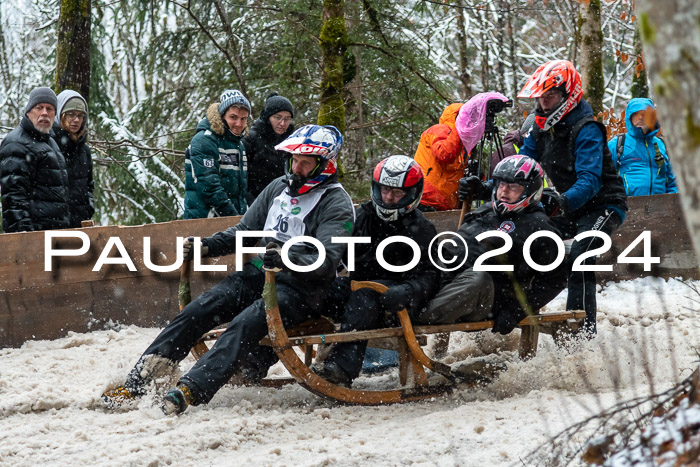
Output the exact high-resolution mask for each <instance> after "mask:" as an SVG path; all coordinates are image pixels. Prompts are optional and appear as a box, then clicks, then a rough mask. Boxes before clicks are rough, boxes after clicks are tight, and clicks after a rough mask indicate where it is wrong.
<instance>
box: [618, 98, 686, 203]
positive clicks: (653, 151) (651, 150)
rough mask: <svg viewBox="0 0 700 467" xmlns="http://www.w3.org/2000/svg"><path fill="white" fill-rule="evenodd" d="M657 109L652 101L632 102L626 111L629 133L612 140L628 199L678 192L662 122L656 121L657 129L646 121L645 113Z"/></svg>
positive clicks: (633, 100)
mask: <svg viewBox="0 0 700 467" xmlns="http://www.w3.org/2000/svg"><path fill="white" fill-rule="evenodd" d="M653 109H654V103H653V102H652V100H651V99H646V98H634V99H632V100H630V101H629V103H628V104H627V110H625V125H626V126H627V133H625V134H623V135H618V136H615V137H613V138H612V139H611V140H610V141H608V148H609V149H610V153H611V154H612V156H613V164H614V165H615V168H616V169H617V171H618V173H619V174H620V176H621V177H622V181H623V182H624V184H625V190H626V191H627V195H628V196H644V195H658V194H663V193H678V185H677V184H676V176H675V175H674V173H673V169H672V168H671V159H669V157H668V153H667V152H666V144H665V143H664V141H663V140H662V139H661V138H659V137H658V136H657V135H658V133H659V123H658V121H656V122H655V125H654V127H653V128H649V127H648V126H647V123H646V121H645V118H644V117H645V113H646V112H648V111H652V110H653ZM653 120H656V119H653Z"/></svg>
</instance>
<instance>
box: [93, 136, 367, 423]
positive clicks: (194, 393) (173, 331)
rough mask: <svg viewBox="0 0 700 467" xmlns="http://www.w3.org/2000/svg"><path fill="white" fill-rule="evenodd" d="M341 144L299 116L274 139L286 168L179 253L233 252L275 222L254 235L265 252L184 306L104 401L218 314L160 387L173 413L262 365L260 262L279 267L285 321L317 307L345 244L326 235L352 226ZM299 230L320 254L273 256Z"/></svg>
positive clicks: (172, 355) (178, 353) (183, 348)
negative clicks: (196, 348)
mask: <svg viewBox="0 0 700 467" xmlns="http://www.w3.org/2000/svg"><path fill="white" fill-rule="evenodd" d="M342 144H343V138H342V136H341V134H340V132H339V131H338V130H337V129H336V128H335V127H332V126H319V125H307V126H305V127H302V128H300V129H298V130H297V131H295V132H294V133H292V135H291V136H290V137H289V138H287V139H286V140H284V141H283V142H282V143H280V144H279V145H277V149H279V150H282V151H285V152H287V153H288V158H287V165H286V175H285V176H282V177H279V178H277V179H275V180H274V181H273V182H272V183H270V184H269V185H268V186H267V187H266V188H265V189H264V190H263V192H262V193H260V196H259V197H258V199H257V201H256V202H255V203H253V205H252V206H251V208H250V210H248V211H247V212H246V213H245V215H244V216H243V218H242V219H241V221H240V222H239V223H238V224H236V225H235V226H234V227H231V228H229V229H227V230H225V231H223V232H218V233H215V234H214V235H212V236H211V237H207V238H205V239H203V240H202V241H201V243H199V242H197V243H195V242H194V239H192V238H191V239H188V241H187V242H185V245H184V253H185V258H186V259H189V258H191V257H192V256H193V255H194V248H198V249H199V253H200V254H201V256H202V257H215V256H223V255H229V254H235V253H236V237H237V234H238V233H239V232H246V231H266V232H271V231H274V232H275V234H274V235H266V236H265V237H263V238H262V239H260V243H259V246H262V247H265V248H266V251H265V253H263V254H260V255H258V256H256V257H254V258H253V260H251V261H249V262H247V263H246V264H245V265H244V267H243V270H241V271H235V272H233V273H231V274H230V275H229V276H227V277H226V278H225V279H223V280H222V281H221V282H219V283H218V284H217V285H215V286H214V287H213V288H211V289H210V290H208V291H206V292H204V293H203V294H202V295H200V296H199V297H197V298H196V299H194V300H193V301H192V302H191V303H190V304H188V305H187V306H185V307H184V308H183V310H182V311H181V312H180V314H179V315H177V316H176V317H175V318H174V319H173V320H172V321H171V322H170V324H169V325H168V326H167V327H166V328H165V329H164V330H163V331H162V332H161V333H160V334H159V335H158V337H156V339H155V341H154V342H153V343H152V344H151V345H150V346H149V347H148V348H147V349H146V351H145V352H144V353H143V355H142V356H141V357H140V358H139V360H138V361H137V363H136V365H135V366H134V368H133V369H132V370H131V371H130V372H129V374H128V376H127V378H126V381H125V382H124V384H123V385H122V386H119V387H117V388H113V389H110V390H108V391H106V392H105V393H104V394H103V395H102V398H103V400H104V401H105V403H106V405H107V406H108V407H116V406H119V405H121V404H124V403H127V402H129V401H133V400H135V399H138V398H140V397H142V396H143V395H145V394H146V392H147V391H148V389H149V387H151V386H153V384H154V383H155V380H157V379H159V378H161V377H166V376H168V375H171V374H172V372H173V371H174V370H175V369H176V368H177V366H178V364H179V362H180V361H182V360H183V359H184V358H185V357H186V356H187V355H188V354H189V352H190V349H191V348H192V346H193V345H194V344H195V342H196V341H197V340H198V339H199V338H200V337H201V336H202V334H204V333H205V332H207V331H209V330H211V329H213V328H214V327H217V326H221V325H222V324H224V323H229V324H228V327H227V329H226V331H225V332H224V333H223V334H222V335H221V337H219V339H217V341H216V343H215V344H214V345H213V346H212V348H211V350H209V351H208V352H207V353H206V354H205V355H204V356H203V357H202V358H200V359H199V360H198V361H197V363H195V365H194V366H193V367H192V368H191V369H190V370H189V371H188V372H187V373H186V374H185V375H183V376H182V377H180V379H179V381H178V383H177V386H175V387H173V388H171V389H170V390H168V391H167V393H166V395H165V397H164V398H163V405H162V409H163V411H164V412H165V413H166V414H178V413H181V412H183V411H184V410H185V409H186V408H187V407H188V406H189V405H198V404H206V403H208V402H209V401H210V400H211V399H212V397H214V394H216V392H217V391H218V390H219V389H220V388H221V387H222V386H223V385H224V384H226V382H227V381H229V380H230V379H231V377H232V376H233V375H234V374H236V373H237V372H239V371H240V370H241V368H242V367H246V368H247V369H248V370H252V369H255V368H251V367H255V366H256V365H257V366H258V368H257V370H258V372H259V374H263V373H267V370H268V368H269V366H270V365H272V364H273V363H274V361H270V360H267V359H265V360H264V361H263V360H260V359H259V358H258V356H260V355H265V356H269V351H267V350H270V349H269V348H265V347H263V346H261V345H260V344H259V342H260V339H262V338H263V337H264V336H265V335H266V334H267V330H268V328H267V321H266V314H265V302H264V300H263V299H262V298H261V294H262V290H263V286H264V285H265V270H273V271H278V272H276V273H275V282H276V287H277V302H278V304H279V309H280V313H281V315H282V319H283V320H284V323H285V325H286V326H294V325H296V324H299V323H301V322H303V321H306V320H308V319H313V318H318V317H320V315H321V312H322V311H323V310H324V309H325V306H324V304H325V301H326V296H327V293H328V291H329V289H330V286H331V284H332V282H333V281H334V280H335V276H336V271H337V269H338V266H339V264H340V260H341V258H342V256H343V255H344V253H345V249H346V248H345V245H344V244H343V243H334V242H332V241H331V239H333V238H334V237H347V236H350V234H351V232H352V229H353V224H354V214H355V212H354V209H353V206H352V200H351V199H350V196H349V195H348V194H347V193H346V192H345V190H344V189H343V187H342V185H341V184H340V183H338V176H337V168H336V160H337V157H338V152H339V151H340V148H341V146H342ZM300 236H308V237H313V238H315V239H317V240H318V241H319V242H320V243H321V244H322V245H324V247H325V259H323V261H321V262H320V263H321V264H320V265H318V266H317V267H315V268H313V269H312V270H311V271H306V272H297V271H294V270H292V269H290V268H289V267H287V265H286V264H285V263H284V261H283V259H282V256H281V252H280V250H281V248H280V247H281V246H282V245H283V244H284V243H286V242H287V241H288V240H291V239H293V238H295V237H300ZM258 238H259V237H245V238H243V239H242V240H243V244H244V245H245V246H248V247H250V246H254V245H255V244H256V243H258ZM287 255H288V258H289V261H291V263H293V264H295V265H297V266H311V265H314V264H315V263H316V262H317V260H318V259H320V256H321V252H320V251H319V250H317V249H316V247H315V246H314V245H312V244H309V243H305V242H296V243H294V244H293V245H292V246H291V247H290V248H289V251H288V253H287ZM263 268H264V269H265V270H263ZM263 349H267V350H263ZM251 359H252V360H253V361H251Z"/></svg>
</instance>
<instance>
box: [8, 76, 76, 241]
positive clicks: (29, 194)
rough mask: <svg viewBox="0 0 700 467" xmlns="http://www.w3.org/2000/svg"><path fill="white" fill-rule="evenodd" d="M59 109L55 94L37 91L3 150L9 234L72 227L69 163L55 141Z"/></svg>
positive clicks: (31, 94) (44, 89) (43, 88)
mask: <svg viewBox="0 0 700 467" xmlns="http://www.w3.org/2000/svg"><path fill="white" fill-rule="evenodd" d="M56 106H57V101H56V94H55V93H54V92H53V91H52V90H51V89H50V88H46V87H38V88H34V89H33V90H32V92H30V93H29V100H28V102H27V105H26V106H25V108H24V116H23V117H22V120H21V121H20V123H19V125H18V126H17V127H16V128H15V129H14V130H12V131H11V132H10V133H8V135H7V136H6V137H5V139H4V140H3V141H2V144H0V189H1V190H2V228H3V230H4V231H5V232H25V231H33V230H52V229H67V228H68V227H69V225H70V210H69V207H68V172H67V170H66V161H65V159H64V157H63V154H61V150H60V149H59V148H58V145H57V144H56V142H55V141H54V140H53V139H52V138H51V135H50V133H51V125H52V124H53V120H54V117H55V116H56Z"/></svg>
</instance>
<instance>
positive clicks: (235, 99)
mask: <svg viewBox="0 0 700 467" xmlns="http://www.w3.org/2000/svg"><path fill="white" fill-rule="evenodd" d="M219 102H220V104H219V114H220V115H221V116H222V117H223V116H224V114H225V113H226V111H227V110H228V108H229V107H231V106H232V105H235V106H236V107H244V108H246V109H248V113H250V102H248V99H246V97H245V96H244V95H243V93H242V92H241V91H239V90H237V89H227V90H225V91H224V92H222V93H221V97H219Z"/></svg>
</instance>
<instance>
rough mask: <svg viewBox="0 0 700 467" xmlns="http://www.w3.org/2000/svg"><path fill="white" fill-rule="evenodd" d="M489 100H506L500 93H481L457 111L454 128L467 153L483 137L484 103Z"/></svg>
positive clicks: (484, 123)
mask: <svg viewBox="0 0 700 467" xmlns="http://www.w3.org/2000/svg"><path fill="white" fill-rule="evenodd" d="M491 99H500V100H502V101H503V102H506V101H507V100H508V98H507V97H506V96H504V95H503V94H501V93H500V92H482V93H479V94H477V95H475V96H474V97H472V98H471V99H469V101H467V103H466V104H464V105H463V106H462V107H461V108H460V109H459V114H458V115H457V120H455V128H456V129H457V134H458V135H459V139H460V140H461V141H462V145H463V146H464V148H465V149H466V151H467V153H471V152H472V149H474V147H475V146H476V143H478V142H479V140H480V139H481V138H482V137H483V136H484V126H485V125H486V103H487V102H488V101H489V100H491Z"/></svg>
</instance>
